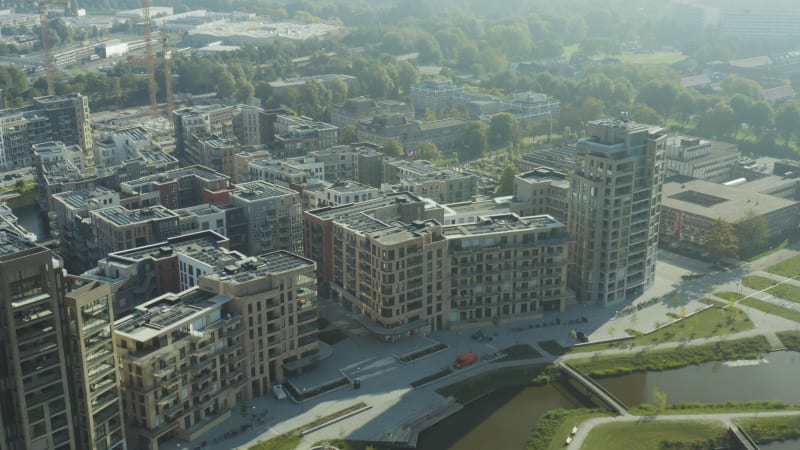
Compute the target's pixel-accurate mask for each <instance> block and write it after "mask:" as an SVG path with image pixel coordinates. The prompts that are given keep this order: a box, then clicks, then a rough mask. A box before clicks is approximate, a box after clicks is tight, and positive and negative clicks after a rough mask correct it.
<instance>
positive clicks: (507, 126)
mask: <svg viewBox="0 0 800 450" xmlns="http://www.w3.org/2000/svg"><path fill="white" fill-rule="evenodd" d="M518 127H519V122H518V121H517V118H516V117H514V115H513V114H511V113H507V112H501V113H497V114H495V115H493V116H492V120H491V121H490V122H489V142H491V143H492V145H496V146H498V147H499V146H503V145H506V144H508V143H509V142H511V141H512V140H515V139H514V137H515V136H516V135H517V133H518Z"/></svg>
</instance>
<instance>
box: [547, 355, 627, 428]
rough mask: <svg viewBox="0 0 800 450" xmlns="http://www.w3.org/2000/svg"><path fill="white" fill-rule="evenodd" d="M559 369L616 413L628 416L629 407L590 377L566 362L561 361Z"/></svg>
mask: <svg viewBox="0 0 800 450" xmlns="http://www.w3.org/2000/svg"><path fill="white" fill-rule="evenodd" d="M558 367H560V368H561V370H562V371H564V373H566V374H567V375H569V376H570V377H572V378H573V379H574V380H575V381H577V382H578V383H580V384H581V385H582V386H583V387H585V388H586V389H588V390H589V392H591V393H592V394H594V395H595V396H596V397H597V398H599V399H600V400H601V401H602V402H603V403H605V404H606V405H607V406H608V407H609V408H611V409H612V410H614V411H616V412H617V414H619V415H621V416H628V415H630V414H629V413H628V407H627V406H625V404H624V403H622V400H620V399H618V398H617V397H616V396H615V395H614V394H612V393H611V392H609V391H608V390H607V389H606V388H604V387H603V386H601V385H600V384H598V383H597V382H596V381H594V380H592V379H591V378H589V376H588V375H586V374H584V373H583V372H581V371H580V370H578V369H576V368H575V367H573V366H572V365H571V364H569V363H567V362H565V361H559V362H558Z"/></svg>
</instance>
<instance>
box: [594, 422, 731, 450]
mask: <svg viewBox="0 0 800 450" xmlns="http://www.w3.org/2000/svg"><path fill="white" fill-rule="evenodd" d="M725 434H726V427H725V426H724V425H723V424H722V423H721V422H715V421H712V422H703V421H697V420H693V421H660V422H659V421H651V422H622V423H606V424H602V425H599V426H596V427H595V428H593V429H592V431H590V432H589V435H588V436H587V437H586V440H585V441H584V443H583V446H582V447H581V449H585V450H606V449H607V450H620V449H636V450H660V449H664V448H695V447H682V446H679V445H680V444H692V443H696V442H707V441H710V440H716V439H725V442H727V438H726V437H725ZM665 441H666V442H669V443H670V444H668V445H669V446H665V445H664V443H665ZM698 448H714V447H713V446H709V447H698Z"/></svg>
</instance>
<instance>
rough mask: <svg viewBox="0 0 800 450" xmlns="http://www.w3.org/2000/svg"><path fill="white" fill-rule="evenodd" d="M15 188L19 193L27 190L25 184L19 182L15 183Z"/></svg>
mask: <svg viewBox="0 0 800 450" xmlns="http://www.w3.org/2000/svg"><path fill="white" fill-rule="evenodd" d="M14 188H16V190H17V192H22V190H23V189H25V182H24V181H22V180H17V181H16V183H14Z"/></svg>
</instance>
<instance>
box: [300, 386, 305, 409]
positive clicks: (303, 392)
mask: <svg viewBox="0 0 800 450" xmlns="http://www.w3.org/2000/svg"><path fill="white" fill-rule="evenodd" d="M305 399H306V388H303V390H302V391H301V392H300V412H303V411H305V408H304V403H305Z"/></svg>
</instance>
